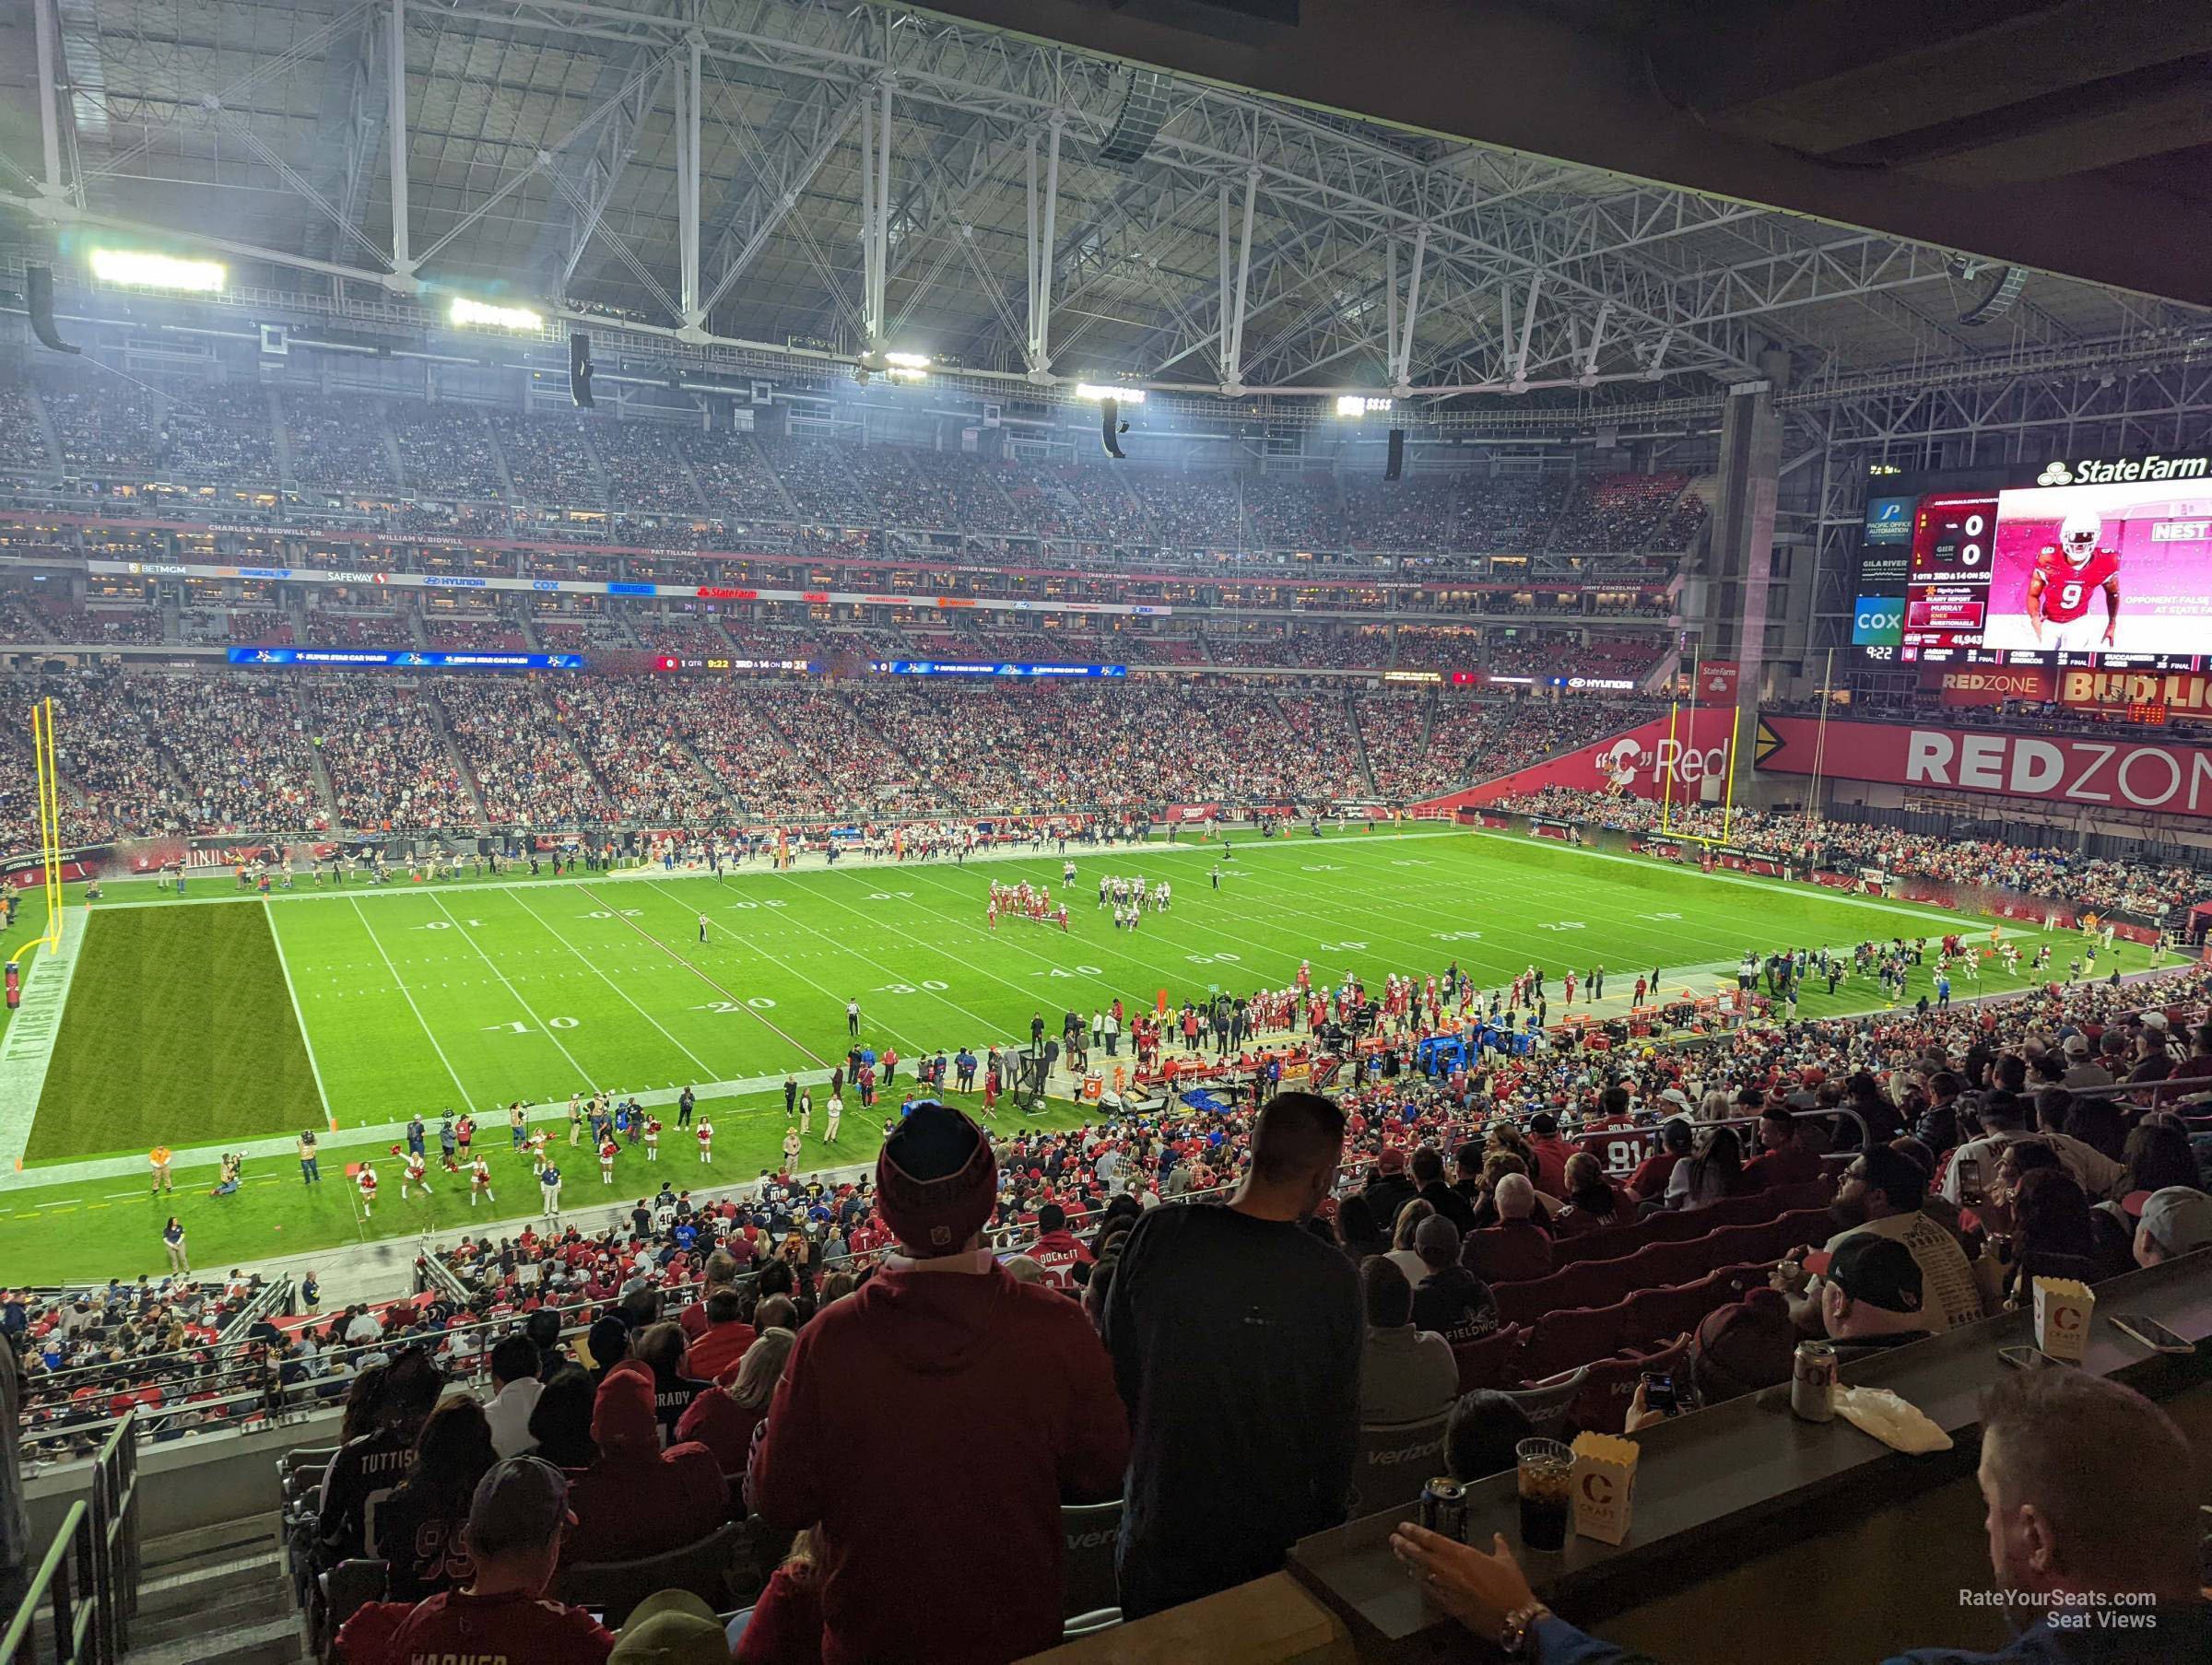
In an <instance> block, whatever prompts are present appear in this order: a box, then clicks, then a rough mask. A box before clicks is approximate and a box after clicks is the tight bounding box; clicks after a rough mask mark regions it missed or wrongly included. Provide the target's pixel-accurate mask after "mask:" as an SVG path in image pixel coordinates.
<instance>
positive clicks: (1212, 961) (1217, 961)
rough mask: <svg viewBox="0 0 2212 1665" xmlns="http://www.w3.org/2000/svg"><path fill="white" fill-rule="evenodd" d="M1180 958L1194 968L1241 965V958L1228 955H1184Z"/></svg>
mask: <svg viewBox="0 0 2212 1665" xmlns="http://www.w3.org/2000/svg"><path fill="white" fill-rule="evenodd" d="M1182 957H1183V958H1184V959H1186V960H1188V961H1190V962H1191V964H1192V965H1194V966H1236V965H1241V964H1242V963H1243V961H1242V958H1241V956H1238V955H1234V954H1228V953H1222V954H1186V955H1184V956H1182Z"/></svg>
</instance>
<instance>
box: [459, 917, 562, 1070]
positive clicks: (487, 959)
mask: <svg viewBox="0 0 2212 1665" xmlns="http://www.w3.org/2000/svg"><path fill="white" fill-rule="evenodd" d="M430 900H431V901H433V902H435V903H436V904H437V905H438V911H439V912H440V913H442V914H443V915H445V917H446V918H447V919H449V920H453V928H454V929H455V930H456V931H460V930H461V921H460V920H458V919H455V918H454V915H453V909H450V908H448V907H447V906H446V905H445V900H444V898H443V897H439V896H435V895H433V896H432V897H430ZM461 934H462V935H463V936H467V937H468V945H469V946H470V947H471V948H474V949H475V950H476V951H477V958H478V959H480V960H482V961H483V962H484V963H485V965H487V966H488V967H490V968H491V974H492V976H494V977H496V978H498V979H500V984H501V985H502V986H503V987H504V988H505V989H506V991H507V992H508V993H510V994H512V995H513V996H514V1003H515V1004H516V1005H518V1006H520V1007H522V1009H523V1015H524V1016H525V1017H527V1018H528V1019H529V1020H530V1021H531V1022H532V1023H534V1024H535V1025H536V1026H537V1028H538V1033H540V1034H541V1035H543V1036H544V1037H545V1038H547V1040H549V1041H551V1042H552V1043H553V1045H554V1047H555V1048H556V1049H558V1050H559V1053H560V1055H561V1056H562V1057H563V1058H565V1059H567V1060H568V1061H569V1068H571V1070H573V1071H575V1072H576V1075H577V1079H579V1080H580V1081H582V1083H583V1084H584V1085H585V1086H587V1087H588V1086H590V1085H592V1081H593V1076H592V1073H591V1072H590V1071H589V1070H587V1069H585V1068H584V1067H583V1066H582V1064H580V1063H578V1062H577V1061H576V1054H575V1053H573V1052H571V1051H570V1050H569V1049H568V1048H566V1047H565V1046H562V1045H561V1042H560V1037H559V1035H557V1034H555V1033H554V1032H553V1030H552V1028H551V1027H550V1026H548V1025H547V1022H546V1020H545V1019H544V1018H542V1017H540V1016H538V1014H536V1013H535V1011H533V1010H532V1009H531V1006H530V1003H529V1002H528V1001H526V1000H524V998H523V991H521V990H520V989H517V988H516V987H515V986H514V985H513V984H512V983H511V982H509V981H508V980H507V974H506V973H505V972H504V971H502V970H500V967H499V963H498V962H497V961H495V960H494V959H493V958H492V957H491V956H490V955H488V954H487V953H485V952H484V945H483V944H481V943H479V942H477V939H476V938H475V937H473V936H469V935H468V932H465V931H462V932H461Z"/></svg>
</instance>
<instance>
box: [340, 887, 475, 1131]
mask: <svg viewBox="0 0 2212 1665" xmlns="http://www.w3.org/2000/svg"><path fill="white" fill-rule="evenodd" d="M347 900H348V901H350V902H352V903H353V910H354V912H355V913H357V914H359V915H360V920H361V929H362V930H363V931H366V932H368V933H369V940H370V942H371V943H372V944H375V947H376V952H377V954H378V956H380V957H381V958H382V960H383V962H384V969H385V971H387V972H388V973H390V974H391V978H392V986H393V987H394V988H395V989H397V990H398V991H399V997H400V999H402V1000H404V1001H406V1003H407V1010H408V1011H410V1012H412V1013H414V1014H415V1021H416V1022H417V1023H418V1024H419V1025H421V1026H422V1036H423V1038H424V1039H425V1040H427V1041H429V1043H430V1050H431V1051H433V1052H435V1053H437V1054H438V1061H439V1062H440V1063H441V1064H443V1065H444V1066H445V1073H447V1074H448V1075H450V1076H451V1077H453V1090H454V1091H455V1092H457V1093H459V1094H460V1095H461V1102H462V1103H463V1104H468V1103H470V1102H472V1100H471V1099H470V1098H469V1096H468V1089H467V1088H466V1087H465V1086H463V1085H461V1072H460V1071H458V1070H456V1069H454V1068H453V1060H452V1059H450V1058H448V1057H447V1056H446V1055H445V1049H444V1048H443V1047H441V1046H440V1045H439V1044H438V1038H437V1037H436V1036H435V1035H433V1034H431V1033H430V1026H429V1022H428V1021H427V1020H426V1019H425V1018H424V1017H423V1015H422V1008H421V1007H420V1006H418V1005H417V1004H416V1003H415V997H414V995H413V994H411V993H409V992H408V991H407V981H406V979H405V978H403V977H402V976H400V974H399V967H397V966H394V964H393V963H392V956H390V955H389V954H386V953H385V952H384V945H383V944H382V942H380V941H378V938H377V934H376V927H375V926H373V925H371V924H370V922H369V916H368V915H367V914H365V913H361V904H360V902H359V900H358V899H356V898H354V897H347Z"/></svg>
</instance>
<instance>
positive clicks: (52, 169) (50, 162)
mask: <svg viewBox="0 0 2212 1665" xmlns="http://www.w3.org/2000/svg"><path fill="white" fill-rule="evenodd" d="M30 10H31V15H32V17H33V18H36V19H37V26H38V37H39V138H40V141H41V146H42V147H43V149H44V151H45V158H46V171H45V174H44V175H43V177H41V179H40V181H39V193H40V194H41V196H44V197H46V198H47V199H48V200H50V201H56V202H58V201H59V200H60V199H61V198H63V197H65V196H66V195H67V194H68V191H67V188H66V187H65V185H64V184H63V182H62V88H61V81H60V76H59V74H58V68H57V60H58V56H59V53H58V44H59V43H58V41H57V39H56V35H57V31H56V29H55V26H54V17H53V0H30Z"/></svg>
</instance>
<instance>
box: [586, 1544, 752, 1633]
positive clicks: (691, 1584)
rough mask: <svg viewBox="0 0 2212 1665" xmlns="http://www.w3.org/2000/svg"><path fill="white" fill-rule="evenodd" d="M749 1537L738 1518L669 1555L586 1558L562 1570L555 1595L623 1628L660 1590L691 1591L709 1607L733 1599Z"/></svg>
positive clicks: (616, 1627) (611, 1625)
mask: <svg viewBox="0 0 2212 1665" xmlns="http://www.w3.org/2000/svg"><path fill="white" fill-rule="evenodd" d="M744 1537H745V1523H744V1522H743V1521H742V1520H733V1521H729V1522H727V1523H725V1524H724V1525H723V1526H722V1527H720V1528H718V1529H717V1530H715V1531H713V1532H712V1533H711V1534H709V1535H708V1536H707V1537H704V1538H701V1539H700V1540H699V1541H698V1542H696V1543H687V1544H685V1545H683V1546H682V1547H681V1548H680V1549H672V1550H669V1551H668V1552H667V1553H666V1554H659V1555H646V1556H642V1557H641V1558H640V1559H638V1560H636V1561H583V1562H579V1563H577V1564H576V1565H574V1566H571V1567H568V1568H566V1569H565V1570H563V1571H562V1572H561V1574H560V1575H559V1578H558V1579H557V1580H556V1581H555V1584H554V1595H555V1597H556V1598H557V1599H558V1600H559V1601H565V1602H567V1603H568V1604H569V1605H570V1606H571V1607H589V1608H593V1609H594V1610H597V1611H600V1612H604V1613H605V1614H606V1625H607V1627H608V1628H609V1629H610V1630H612V1629H619V1628H620V1626H621V1624H622V1621H623V1620H625V1619H627V1618H628V1617H629V1610H630V1609H631V1608H633V1607H635V1606H636V1605H637V1604H638V1603H639V1602H641V1601H644V1600H645V1598H646V1597H647V1596H650V1595H652V1594H653V1591H655V1590H660V1589H688V1590H689V1591H690V1592H691V1593H692V1594H693V1595H695V1596H697V1597H699V1598H700V1601H704V1602H705V1603H706V1604H707V1605H708V1606H709V1607H712V1608H715V1609H717V1610H719V1609H721V1608H722V1607H723V1606H724V1605H725V1604H726V1602H727V1600H728V1596H729V1589H730V1582H731V1580H730V1571H731V1564H732V1563H733V1561H735V1558H736V1555H737V1554H738V1551H739V1549H740V1548H741V1547H742V1541H743V1539H744Z"/></svg>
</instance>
